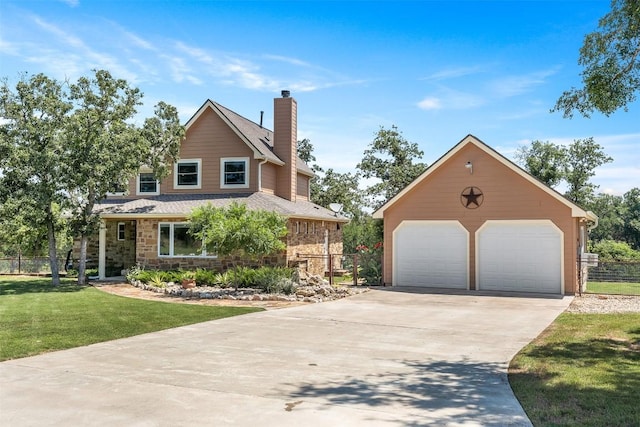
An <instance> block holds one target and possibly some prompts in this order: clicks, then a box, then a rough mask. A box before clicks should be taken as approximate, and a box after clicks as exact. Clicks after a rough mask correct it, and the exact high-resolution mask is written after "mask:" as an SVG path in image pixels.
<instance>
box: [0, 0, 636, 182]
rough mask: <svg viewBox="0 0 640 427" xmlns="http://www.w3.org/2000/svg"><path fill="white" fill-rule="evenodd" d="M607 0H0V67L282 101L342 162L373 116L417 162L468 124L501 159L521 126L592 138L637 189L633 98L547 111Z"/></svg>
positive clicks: (147, 88) (257, 107) (183, 108)
mask: <svg viewBox="0 0 640 427" xmlns="http://www.w3.org/2000/svg"><path fill="white" fill-rule="evenodd" d="M609 7H610V6H609V2H608V1H578V0H566V1H496V2H494V1H447V2H439V1H412V2H402V1H393V2H386V1H353V2H340V1H325V2H314V1H297V2H271V1H233V2H223V1H194V0H183V1H179V2H178V1H168V0H155V1H154V0H147V1H141V0H126V1H124V0H112V1H106V0H105V1H97V0H93V1H91V0H66V1H62V0H61V1H56V0H39V1H33V0H20V1H13V0H2V1H1V2H0V76H3V77H7V78H8V79H9V82H10V83H15V82H16V81H17V79H18V78H19V73H20V72H28V73H29V74H36V73H40V72H43V73H45V74H47V75H49V76H51V77H55V78H57V79H60V80H64V79H71V80H75V79H76V78H77V77H79V76H81V75H88V74H90V72H91V70H92V69H102V68H104V69H108V70H109V71H111V72H112V74H114V76H116V77H119V78H124V79H127V80H128V81H129V83H130V84H132V85H135V86H137V87H139V88H140V89H141V90H142V92H143V93H144V94H145V97H144V100H143V101H144V103H145V105H144V106H143V107H141V108H140V117H141V118H142V117H146V116H149V115H151V114H152V108H153V105H154V104H155V103H156V102H158V101H160V100H163V101H165V102H168V103H170V104H173V105H175V106H176V107H177V108H178V109H179V111H180V116H181V118H182V120H183V121H186V120H187V119H188V118H189V117H190V116H191V115H192V114H193V113H194V112H195V111H196V110H197V108H198V107H200V106H201V105H202V104H203V102H204V101H205V100H206V99H208V98H209V99H212V100H214V101H217V102H219V103H221V104H223V105H225V106H227V107H228V108H231V109H232V110H234V111H236V112H238V113H239V114H242V115H244V116H245V117H248V118H250V119H252V120H254V121H259V118H260V111H261V110H263V111H264V112H265V118H264V120H265V121H264V123H265V125H266V126H268V127H272V121H273V117H272V110H273V98H274V97H277V96H279V94H280V90H281V89H289V90H291V93H292V96H293V97H295V98H296V100H297V101H298V138H299V139H302V138H309V139H310V140H311V142H312V143H313V145H314V147H315V155H316V157H317V162H318V163H319V164H320V165H321V166H322V167H324V168H325V169H326V168H334V169H335V170H337V171H339V172H348V171H354V169H355V166H356V164H357V163H358V162H359V161H360V159H361V158H362V154H363V151H364V150H365V149H366V147H367V145H368V144H369V143H370V142H371V141H372V140H373V138H374V136H375V133H376V132H377V130H378V129H379V128H380V126H384V127H387V128H388V127H390V126H391V125H396V126H398V128H399V129H400V130H401V131H402V133H403V136H404V137H405V138H406V139H407V140H409V141H411V142H415V143H417V144H418V145H419V146H420V148H421V149H422V150H423V151H424V153H425V155H424V158H423V161H425V162H427V163H429V164H430V163H432V162H434V161H435V160H437V159H438V158H439V157H440V156H441V155H443V154H444V153H445V152H446V151H447V150H449V149H450V148H451V147H452V146H453V145H455V144H456V143H457V142H459V141H460V140H461V139H462V138H463V137H465V136H466V135H467V134H469V133H471V134H473V135H475V136H477V137H478V138H480V139H481V140H483V141H484V142H486V143H487V144H489V145H490V146H492V147H493V148H495V149H496V150H498V151H499V152H500V153H502V154H504V155H505V156H507V157H509V158H512V157H513V154H514V152H515V150H516V149H517V148H518V147H520V146H522V145H525V144H528V143H529V142H530V141H531V140H534V139H539V140H543V141H546V140H549V141H552V142H555V143H561V144H566V143H570V142H571V141H573V140H574V139H576V138H586V137H590V136H593V137H594V138H595V140H596V142H598V143H599V144H601V145H602V146H603V147H604V148H605V152H606V153H607V154H609V155H610V156H612V157H613V158H614V162H613V163H611V164H608V165H606V166H603V167H601V168H599V169H598V170H597V175H596V177H595V178H594V179H593V182H594V183H596V184H598V185H600V189H599V190H600V191H603V192H609V193H614V194H623V193H624V192H626V191H628V190H629V189H630V188H632V187H640V149H639V147H640V102H635V103H634V104H632V105H630V106H629V111H628V112H624V111H622V110H620V111H618V112H616V113H615V114H613V115H611V116H610V117H608V118H607V117H604V116H602V115H600V114H595V115H594V116H593V117H592V118H590V119H584V118H582V117H578V116H576V117H574V118H573V119H571V120H569V119H563V118H562V115H561V114H559V113H553V114H551V113H549V110H550V108H551V107H553V105H554V103H555V100H556V99H557V98H558V97H559V96H560V94H561V93H562V91H563V90H566V89H569V88H570V87H572V86H578V85H580V77H579V75H580V71H581V69H580V68H579V67H578V65H577V59H578V51H579V48H580V46H581V44H582V40H583V37H584V35H585V34H586V33H588V32H591V31H593V30H595V28H596V27H597V23H598V19H599V18H600V17H601V16H603V15H604V14H605V13H607V12H608V11H609Z"/></svg>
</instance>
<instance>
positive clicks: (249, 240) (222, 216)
mask: <svg viewBox="0 0 640 427" xmlns="http://www.w3.org/2000/svg"><path fill="white" fill-rule="evenodd" d="M188 220H189V233H190V234H191V235H192V236H194V237H195V238H197V239H199V240H201V241H202V243H203V245H204V246H205V247H206V248H207V252H211V253H215V254H217V255H219V256H229V255H233V256H239V257H248V258H250V259H254V260H260V259H261V258H262V257H265V256H267V255H271V254H275V253H278V252H280V251H283V250H285V249H286V244H285V242H284V241H283V238H284V237H285V236H286V235H287V221H286V219H285V218H284V217H282V216H281V215H278V214H277V213H275V212H271V211H266V210H249V209H247V206H246V205H245V204H240V203H237V202H233V203H232V204H231V205H230V206H227V207H214V206H212V205H211V203H209V204H207V205H204V206H200V207H197V208H195V209H194V210H193V211H192V212H191V214H190V215H189V218H188ZM236 285H237V283H236Z"/></svg>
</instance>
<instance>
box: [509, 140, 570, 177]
mask: <svg viewBox="0 0 640 427" xmlns="http://www.w3.org/2000/svg"><path fill="white" fill-rule="evenodd" d="M515 157H516V159H517V160H518V161H519V163H520V164H521V165H523V167H524V168H525V170H526V171H527V172H529V173H530V174H531V175H533V176H535V177H536V178H538V179H539V180H540V181H542V182H544V183H545V184H547V185H548V186H549V187H555V186H556V185H558V184H560V182H561V181H562V180H563V178H564V175H565V163H566V160H567V152H566V150H565V148H564V147H562V146H560V145H556V144H553V143H551V142H549V141H546V142H542V141H537V140H536V141H532V142H531V145H530V146H528V147H520V148H519V149H518V151H517V152H516V155H515Z"/></svg>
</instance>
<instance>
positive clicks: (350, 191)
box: [311, 169, 365, 219]
mask: <svg viewBox="0 0 640 427" xmlns="http://www.w3.org/2000/svg"><path fill="white" fill-rule="evenodd" d="M313 182H314V183H315V189H314V190H313V191H312V193H311V201H312V202H314V203H316V204H318V205H320V206H324V207H325V208H328V207H329V205H330V204H331V203H339V204H341V205H342V212H341V213H342V214H344V215H345V216H347V217H349V218H351V219H354V218H360V217H362V216H363V215H365V213H364V211H363V208H364V204H365V200H364V197H363V192H362V191H361V190H360V189H359V174H357V173H355V174H352V173H349V172H347V173H338V172H336V171H334V170H333V169H328V170H327V171H326V172H323V173H319V174H318V176H317V177H316V178H315V179H314V181H313Z"/></svg>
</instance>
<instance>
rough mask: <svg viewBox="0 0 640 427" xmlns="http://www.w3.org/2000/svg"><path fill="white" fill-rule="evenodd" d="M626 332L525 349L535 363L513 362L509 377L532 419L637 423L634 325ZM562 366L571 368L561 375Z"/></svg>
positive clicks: (639, 373) (639, 356) (639, 334)
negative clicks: (625, 334) (621, 336)
mask: <svg viewBox="0 0 640 427" xmlns="http://www.w3.org/2000/svg"><path fill="white" fill-rule="evenodd" d="M629 333H630V334H632V337H631V339H630V340H618V339H609V338H594V339H590V340H585V341H582V342H569V343H550V344H547V345H541V346H536V347H533V348H531V349H529V350H527V351H526V352H525V357H527V358H532V359H533V360H535V361H536V365H534V366H529V362H526V363H523V366H519V364H518V363H514V364H513V365H512V369H511V370H510V373H509V382H510V383H511V385H512V387H513V390H514V392H515V394H516V396H517V397H518V399H519V400H520V402H521V404H522V406H523V407H524V409H525V411H526V412H527V414H528V416H529V417H530V419H531V421H532V422H533V424H534V425H567V426H568V425H584V426H603V425H610V426H627V425H629V426H631V425H638V420H640V405H638V397H639V395H638V391H639V390H640V346H639V345H638V343H639V342H640V328H635V329H632V330H630V331H629ZM516 360H519V359H516ZM547 367H554V368H555V372H550V371H548V370H547ZM563 367H567V368H569V367H571V368H577V373H575V372H574V373H573V374H571V375H567V376H565V375H564V372H562V369H563ZM572 375H573V376H572Z"/></svg>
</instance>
